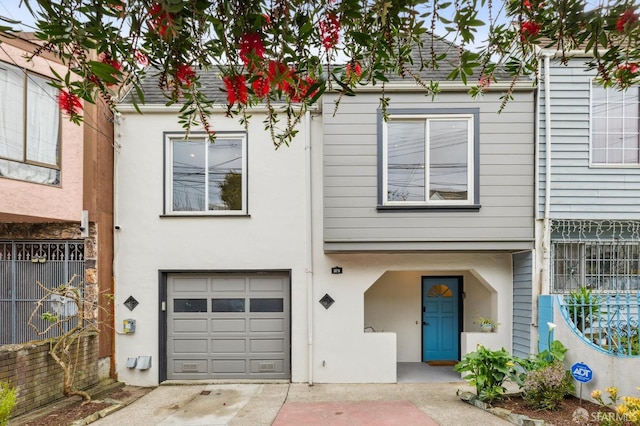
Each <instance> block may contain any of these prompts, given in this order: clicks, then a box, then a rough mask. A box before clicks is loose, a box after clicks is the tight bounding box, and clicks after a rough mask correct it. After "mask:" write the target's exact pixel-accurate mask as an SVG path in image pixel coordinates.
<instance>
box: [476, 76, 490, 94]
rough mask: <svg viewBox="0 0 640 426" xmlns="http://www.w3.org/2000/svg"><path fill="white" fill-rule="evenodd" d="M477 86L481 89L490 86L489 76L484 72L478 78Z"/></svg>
mask: <svg viewBox="0 0 640 426" xmlns="http://www.w3.org/2000/svg"><path fill="white" fill-rule="evenodd" d="M478 86H480V88H481V89H483V90H484V89H488V88H489V86H491V78H490V77H489V76H488V75H486V74H482V75H481V76H480V79H479V80H478Z"/></svg>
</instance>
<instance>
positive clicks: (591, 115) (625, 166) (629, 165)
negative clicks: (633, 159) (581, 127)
mask: <svg viewBox="0 0 640 426" xmlns="http://www.w3.org/2000/svg"><path fill="white" fill-rule="evenodd" d="M594 85H596V84H595V79H593V78H591V79H589V167H590V168H614V169H637V168H640V156H639V158H638V162H637V163H596V162H595V161H593V143H594V141H593V119H594V113H593V88H594ZM632 87H633V88H635V89H636V90H638V96H639V97H640V86H632ZM608 89H610V88H607V90H608ZM607 105H608V102H607ZM638 108H639V109H640V101H639V102H638ZM638 130H639V132H640V119H639V123H638ZM638 143H639V144H640V134H639V135H638Z"/></svg>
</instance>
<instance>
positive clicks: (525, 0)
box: [522, 0, 531, 9]
mask: <svg viewBox="0 0 640 426" xmlns="http://www.w3.org/2000/svg"><path fill="white" fill-rule="evenodd" d="M522 5H523V6H524V7H526V8H527V9H531V3H530V2H529V0H524V1H523V2H522Z"/></svg>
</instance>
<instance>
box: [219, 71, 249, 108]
mask: <svg viewBox="0 0 640 426" xmlns="http://www.w3.org/2000/svg"><path fill="white" fill-rule="evenodd" d="M222 81H223V82H224V87H225V89H226V90H227V101H228V102H229V105H233V104H235V103H236V102H238V103H240V104H246V103H247V101H248V100H249V90H248V89H247V85H246V84H245V83H246V79H245V77H244V76H243V75H234V76H231V77H230V76H228V75H225V76H224V77H223V78H222Z"/></svg>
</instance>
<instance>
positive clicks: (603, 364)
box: [553, 300, 640, 402]
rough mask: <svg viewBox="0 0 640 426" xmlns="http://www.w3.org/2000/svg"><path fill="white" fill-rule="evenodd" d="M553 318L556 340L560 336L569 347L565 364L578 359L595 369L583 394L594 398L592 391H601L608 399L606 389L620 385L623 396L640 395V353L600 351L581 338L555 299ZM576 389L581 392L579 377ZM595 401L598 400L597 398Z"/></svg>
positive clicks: (584, 387)
mask: <svg viewBox="0 0 640 426" xmlns="http://www.w3.org/2000/svg"><path fill="white" fill-rule="evenodd" d="M553 311H554V312H553V321H554V323H555V324H556V325H557V327H556V328H555V329H554V330H553V333H554V336H553V338H554V339H555V340H559V341H560V342H562V344H563V345H564V346H565V347H566V348H568V349H569V350H568V351H567V353H566V354H565V361H564V365H565V367H566V368H570V367H571V366H572V365H573V364H575V363H576V362H581V363H584V364H587V365H588V366H589V367H590V368H591V370H592V371H593V379H592V380H591V381H590V382H588V383H584V384H583V385H582V398H584V399H587V400H590V401H594V400H593V399H592V398H591V391H593V390H596V389H599V390H600V391H602V394H603V399H604V400H605V401H607V400H608V399H607V398H608V394H607V392H605V389H606V388H608V387H617V388H618V394H619V395H620V396H621V397H622V396H635V397H638V396H640V391H639V390H638V386H639V385H640V370H639V369H638V365H640V359H638V357H616V356H611V355H608V354H606V353H604V352H602V351H599V350H597V349H595V348H593V347H592V346H590V345H589V344H587V343H586V342H585V341H584V340H582V338H580V337H579V336H578V335H576V333H575V332H574V331H573V330H572V329H571V327H570V326H569V325H568V324H567V322H566V320H565V319H564V317H563V316H562V313H561V312H560V308H559V306H558V303H557V302H556V301H555V300H554V310H553ZM575 385H576V392H577V393H579V392H580V385H579V383H578V382H577V381H576V382H575ZM594 402H595V401H594Z"/></svg>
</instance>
